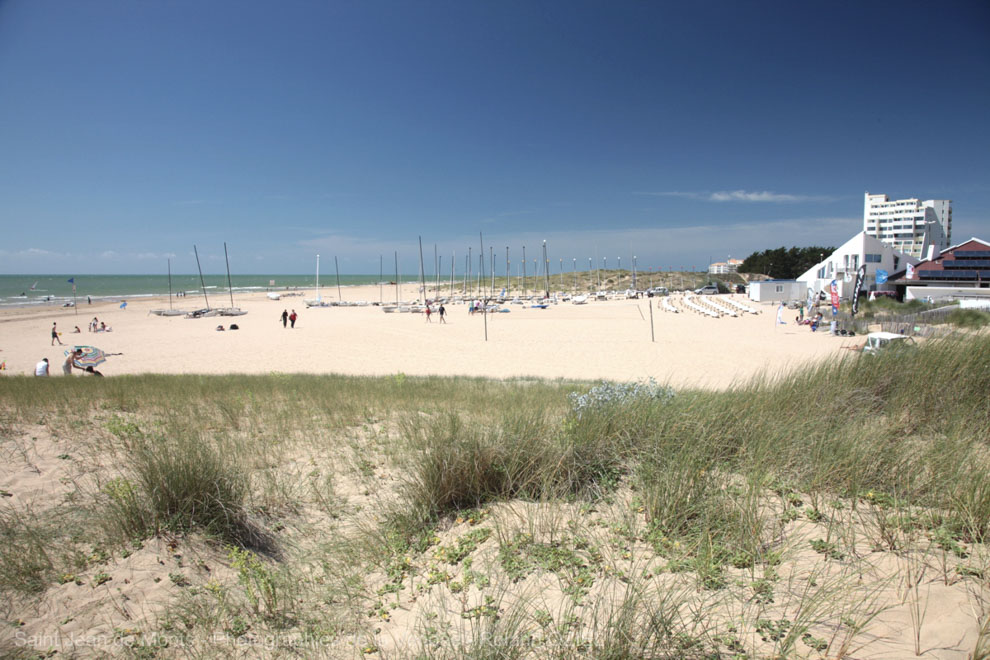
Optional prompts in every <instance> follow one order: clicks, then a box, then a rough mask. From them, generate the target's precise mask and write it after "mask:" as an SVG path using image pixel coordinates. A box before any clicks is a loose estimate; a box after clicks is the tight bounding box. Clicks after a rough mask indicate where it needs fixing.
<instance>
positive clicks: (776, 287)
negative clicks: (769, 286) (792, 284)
mask: <svg viewBox="0 0 990 660" xmlns="http://www.w3.org/2000/svg"><path fill="white" fill-rule="evenodd" d="M773 290H774V291H776V292H777V293H783V292H784V285H782V284H778V285H776V286H775V287H774V289H773Z"/></svg>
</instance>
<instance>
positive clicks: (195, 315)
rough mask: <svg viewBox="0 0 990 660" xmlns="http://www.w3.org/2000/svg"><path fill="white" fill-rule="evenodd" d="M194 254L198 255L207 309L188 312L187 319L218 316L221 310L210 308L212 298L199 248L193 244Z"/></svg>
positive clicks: (198, 265) (201, 285) (198, 268)
mask: <svg viewBox="0 0 990 660" xmlns="http://www.w3.org/2000/svg"><path fill="white" fill-rule="evenodd" d="M193 254H195V255H196V269H197V270H198V271H199V286H200V288H201V289H202V290H203V300H205V301H206V308H205V309H197V310H194V311H192V312H189V313H188V314H186V316H185V318H187V319H202V318H206V317H209V316H216V315H217V314H218V313H219V312H217V310H215V309H210V298H209V296H207V295H206V282H205V281H203V267H202V266H201V265H200V263H199V250H197V249H196V246H195V245H193Z"/></svg>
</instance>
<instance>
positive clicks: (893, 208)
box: [863, 193, 952, 259]
mask: <svg viewBox="0 0 990 660" xmlns="http://www.w3.org/2000/svg"><path fill="white" fill-rule="evenodd" d="M863 231H865V232H866V233H867V234H869V235H870V236H873V237H875V238H878V239H880V240H881V241H883V242H884V243H888V244H889V245H890V246H891V247H893V248H894V249H895V250H898V251H899V252H903V253H904V254H907V255H910V256H912V257H915V258H918V259H921V258H923V257H926V256H928V255H929V254H930V253H931V254H938V253H939V252H940V251H942V250H944V249H946V248H948V247H949V242H950V241H951V239H952V200H949V199H929V200H925V201H920V200H917V199H894V200H891V199H888V198H887V196H886V195H871V194H870V193H866V197H865V201H864V203H863ZM929 246H932V247H931V249H929Z"/></svg>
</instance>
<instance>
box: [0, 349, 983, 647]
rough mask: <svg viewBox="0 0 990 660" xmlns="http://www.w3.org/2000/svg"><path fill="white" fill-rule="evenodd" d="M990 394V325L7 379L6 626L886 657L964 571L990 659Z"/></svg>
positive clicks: (296, 640) (277, 642) (0, 567)
mask: <svg viewBox="0 0 990 660" xmlns="http://www.w3.org/2000/svg"><path fill="white" fill-rule="evenodd" d="M988 392H990V338H988V337H986V336H985V335H984V336H971V337H963V338H950V339H943V340H937V341H929V342H926V343H924V344H923V345H920V346H917V347H915V348H914V349H912V350H904V351H889V352H886V353H882V354H880V355H876V356H860V355H858V354H856V355H853V354H850V355H849V356H848V358H846V359H843V360H838V361H833V362H829V363H820V364H816V365H813V366H810V367H809V368H807V369H805V370H802V371H799V372H797V373H795V374H793V375H791V376H788V377H785V378H782V379H774V378H769V377H767V378H762V379H756V380H754V381H752V382H748V383H740V384H738V385H737V386H735V387H733V388H731V389H729V390H727V391H703V390H686V391H678V392H671V391H669V390H667V389H666V388H664V387H661V386H657V385H655V384H653V385H651V384H640V385H639V386H632V385H629V386H626V385H614V384H613V385H606V386H594V384H591V383H574V382H563V381H509V382H503V381H488V380H482V379H465V378H413V377H407V376H404V375H402V374H397V375H394V376H390V377H383V378H359V377H343V376H325V377H319V376H299V375H285V374H271V375H268V376H168V377H165V376H135V377H130V376H123V377H116V378H106V379H82V378H79V379H64V380H63V379H34V378H24V377H11V378H2V379H0V442H2V450H3V455H4V458H5V462H6V464H7V465H8V466H9V467H8V468H6V469H7V470H8V473H9V474H16V475H17V476H18V478H17V479H15V480H14V481H13V482H12V483H13V484H14V485H12V486H11V487H9V488H8V490H7V491H5V492H4V493H3V495H4V497H3V498H2V501H0V592H2V593H3V596H4V598H3V599H0V600H2V601H3V603H5V604H4V605H2V606H0V617H2V619H3V620H4V621H5V622H6V625H5V626H4V629H3V632H0V652H2V653H3V654H4V655H5V656H10V657H36V656H37V654H38V653H45V652H46V649H45V648H38V647H36V646H31V645H25V644H22V643H19V640H23V639H24V636H23V635H24V634H28V633H31V634H35V635H36V636H38V635H40V633H42V632H50V631H51V630H53V629H55V630H63V631H68V630H72V629H73V626H79V627H81V628H83V629H87V630H99V631H103V632H106V633H107V634H108V635H109V638H110V639H114V640H117V641H119V642H120V643H119V644H116V645H113V644H111V645H109V646H105V647H101V649H99V650H97V651H94V649H91V648H77V649H76V650H77V651H78V652H80V653H81V654H82V655H84V656H85V655H90V654H92V655H98V654H100V653H109V654H111V655H119V656H121V657H129V656H138V657H186V656H190V655H192V656H204V657H211V656H216V655H226V654H230V653H235V654H236V653H239V654H246V655H249V656H255V655H257V656H265V657H273V656H274V657H283V656H284V657H289V656H293V657H295V656H297V655H299V654H304V655H307V656H315V657H360V656H364V657H424V658H459V657H486V658H487V657H492V658H512V657H520V658H521V657H534V658H535V657H541V658H542V657H554V658H576V657H595V658H599V657H610V658H634V657H689V658H695V657H698V658H700V657H706V658H719V657H753V656H762V657H810V658H825V657H830V658H831V657H843V656H846V655H853V654H856V657H868V656H869V654H870V652H869V651H870V646H869V644H870V643H871V642H870V640H871V639H873V638H872V637H871V636H872V635H874V634H875V627H876V626H878V625H880V624H879V623H878V617H879V616H880V615H881V614H883V613H889V612H900V613H902V614H903V615H904V616H905V617H907V618H906V619H905V620H906V621H909V623H910V625H909V626H908V628H909V630H910V631H911V633H910V634H909V635H901V637H900V638H899V639H898V640H895V642H891V643H893V644H894V646H893V647H892V648H894V649H895V654H896V653H897V652H899V651H903V652H905V653H910V654H912V655H913V654H914V653H916V652H919V653H920V652H921V650H922V649H923V648H926V647H925V644H926V643H927V640H928V639H929V637H928V636H929V635H931V634H933V627H932V626H931V625H926V612H927V609H926V606H927V603H928V601H927V600H926V598H928V597H929V596H928V595H927V594H929V591H926V590H925V589H926V588H928V589H930V588H931V587H930V586H929V585H931V584H938V585H941V586H944V587H945V588H946V589H948V588H950V587H951V588H954V589H955V590H956V591H953V592H952V593H953V594H955V595H954V596H952V597H954V598H957V599H961V601H959V602H965V603H967V604H968V610H967V612H968V613H966V614H965V615H963V614H960V616H966V617H968V618H967V622H968V623H967V624H966V625H968V626H969V628H967V630H968V629H970V628H971V631H972V632H971V634H969V636H967V637H966V638H965V639H966V643H967V644H968V647H967V648H965V649H962V650H961V651H960V653H962V655H960V656H959V657H965V654H967V653H973V656H972V657H986V656H985V655H983V656H979V653H980V651H979V649H986V648H987V645H988V642H987V637H988V635H990V631H988V625H990V624H988V623H987V622H988V621H990V619H988V612H990V553H988V552H987V550H986V541H987V535H988V534H990V479H988V478H987V475H988V474H990V440H988V438H990V403H988ZM582 395H583V398H581V397H582ZM30 475H36V476H37V477H38V478H39V479H41V478H44V479H45V480H46V481H45V482H44V485H43V486H41V485H39V486H32V485H31V484H32V481H31V476H30ZM135 566H140V567H141V570H143V571H146V572H147V573H149V574H153V575H155V576H156V578H157V580H158V581H157V582H154V585H156V587H157V588H161V589H163V590H164V591H163V593H162V595H161V599H162V602H161V603H159V604H158V605H156V607H154V608H150V607H149V608H148V611H147V612H145V613H144V614H142V615H141V616H137V617H136V618H135V615H134V614H133V613H130V612H129V611H128V610H127V608H126V606H121V605H120V604H119V603H120V601H121V599H122V598H125V597H126V598H128V599H134V598H135V597H136V594H134V593H132V592H131V591H129V589H131V588H136V587H133V580H132V579H131V578H133V575H134V574H132V573H126V575H130V576H131V578H126V579H127V580H128V582H125V581H124V580H125V577H124V575H125V570H130V571H133V570H135ZM912 576H913V577H912ZM166 588H167V589H166ZM72 594H86V595H87V598H94V597H96V596H98V595H101V594H103V595H105V598H102V599H98V600H97V601H93V602H90V601H86V602H88V603H89V605H87V607H85V608H83V607H81V606H80V609H79V610H78V611H70V612H68V613H66V612H60V614H59V616H58V618H46V615H45V614H44V612H46V611H47V610H46V607H45V603H51V600H50V599H53V598H59V599H61V598H65V597H70V596H72ZM947 597H948V596H947ZM80 602H83V601H82V600H80ZM952 602H954V603H955V602H957V601H952ZM122 613H127V616H124V614H122ZM981 630H982V632H980V631H981ZM65 634H66V635H67V634H68V633H67V632H66V633H65ZM19 635H20V636H19ZM46 639H48V638H46ZM163 640H167V641H163ZM872 643H874V644H876V642H872ZM63 650H64V649H63ZM888 650H889V649H888ZM983 652H984V653H985V651H983Z"/></svg>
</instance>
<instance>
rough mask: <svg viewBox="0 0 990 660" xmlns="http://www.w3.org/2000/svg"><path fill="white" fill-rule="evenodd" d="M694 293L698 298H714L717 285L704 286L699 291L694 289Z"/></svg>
mask: <svg viewBox="0 0 990 660" xmlns="http://www.w3.org/2000/svg"><path fill="white" fill-rule="evenodd" d="M694 292H695V293H697V294H698V295H699V296H714V295H716V294H717V293H718V285H716V284H706V285H705V286H703V287H701V288H700V289H695V290H694Z"/></svg>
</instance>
